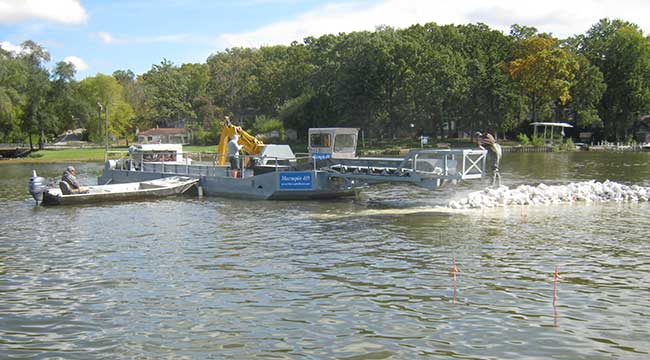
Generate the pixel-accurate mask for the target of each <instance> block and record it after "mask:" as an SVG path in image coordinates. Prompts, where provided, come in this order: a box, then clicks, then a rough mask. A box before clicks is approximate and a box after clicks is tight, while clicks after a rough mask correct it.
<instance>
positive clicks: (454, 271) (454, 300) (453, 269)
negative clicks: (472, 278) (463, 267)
mask: <svg viewBox="0 0 650 360" xmlns="http://www.w3.org/2000/svg"><path fill="white" fill-rule="evenodd" d="M453 262H454V267H453V268H452V270H451V271H452V273H453V274H454V298H453V302H456V274H458V273H459V271H458V266H456V258H455V257H454V258H453Z"/></svg>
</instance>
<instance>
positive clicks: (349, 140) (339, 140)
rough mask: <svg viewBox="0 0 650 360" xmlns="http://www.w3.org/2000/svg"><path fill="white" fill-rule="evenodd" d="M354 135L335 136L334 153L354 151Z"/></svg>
mask: <svg viewBox="0 0 650 360" xmlns="http://www.w3.org/2000/svg"><path fill="white" fill-rule="evenodd" d="M355 140H356V135H354V134H337V135H336V138H335V140H334V152H351V151H354V150H355V149H354V143H355Z"/></svg>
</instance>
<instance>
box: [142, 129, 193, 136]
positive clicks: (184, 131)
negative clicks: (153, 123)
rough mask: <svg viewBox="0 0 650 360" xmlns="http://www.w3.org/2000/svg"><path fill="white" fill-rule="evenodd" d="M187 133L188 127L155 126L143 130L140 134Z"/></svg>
mask: <svg viewBox="0 0 650 360" xmlns="http://www.w3.org/2000/svg"><path fill="white" fill-rule="evenodd" d="M185 134H187V129H185V128H153V129H149V130H145V131H141V132H140V133H139V134H138V136H139V135H143V136H150V135H185Z"/></svg>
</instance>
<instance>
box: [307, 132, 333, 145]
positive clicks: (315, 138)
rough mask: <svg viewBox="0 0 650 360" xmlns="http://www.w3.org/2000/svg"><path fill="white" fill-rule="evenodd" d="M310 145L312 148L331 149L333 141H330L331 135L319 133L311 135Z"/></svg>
mask: <svg viewBox="0 0 650 360" xmlns="http://www.w3.org/2000/svg"><path fill="white" fill-rule="evenodd" d="M309 143H310V144H311V147H317V148H327V147H330V144H331V143H332V141H331V140H330V134H324V133H319V134H311V136H310V137H309Z"/></svg>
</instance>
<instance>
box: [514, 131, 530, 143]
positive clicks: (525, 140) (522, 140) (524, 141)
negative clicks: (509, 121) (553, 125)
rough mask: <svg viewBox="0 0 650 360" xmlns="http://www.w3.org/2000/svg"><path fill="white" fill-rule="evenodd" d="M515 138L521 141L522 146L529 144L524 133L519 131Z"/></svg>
mask: <svg viewBox="0 0 650 360" xmlns="http://www.w3.org/2000/svg"><path fill="white" fill-rule="evenodd" d="M517 140H518V141H519V143H521V145H524V146H527V145H530V139H529V138H528V136H527V135H526V134H521V133H520V134H519V135H517Z"/></svg>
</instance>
